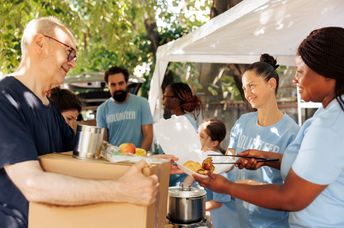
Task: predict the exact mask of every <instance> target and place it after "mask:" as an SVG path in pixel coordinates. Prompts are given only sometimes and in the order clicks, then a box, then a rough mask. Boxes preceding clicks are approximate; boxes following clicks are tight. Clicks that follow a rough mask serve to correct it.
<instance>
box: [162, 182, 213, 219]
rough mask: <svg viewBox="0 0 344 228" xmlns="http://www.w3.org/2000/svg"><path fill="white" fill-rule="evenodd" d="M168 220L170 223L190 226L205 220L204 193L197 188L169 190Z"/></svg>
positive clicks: (171, 188) (173, 188) (174, 188)
mask: <svg viewBox="0 0 344 228" xmlns="http://www.w3.org/2000/svg"><path fill="white" fill-rule="evenodd" d="M168 192H169V206H168V215H167V217H168V219H169V220H170V221H171V222H172V223H177V224H190V223H196V222H199V221H201V220H202V219H204V218H205V200H206V196H205V195H206V191H205V190H203V189H199V188H194V187H189V188H182V187H170V188H169V191H168Z"/></svg>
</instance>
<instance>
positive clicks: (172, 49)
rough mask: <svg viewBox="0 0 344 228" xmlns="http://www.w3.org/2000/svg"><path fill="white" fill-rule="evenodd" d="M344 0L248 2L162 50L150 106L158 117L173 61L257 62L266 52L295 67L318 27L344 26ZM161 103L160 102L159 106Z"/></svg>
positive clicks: (162, 47)
mask: <svg viewBox="0 0 344 228" xmlns="http://www.w3.org/2000/svg"><path fill="white" fill-rule="evenodd" d="M343 12H344V4H343V1H342V0H319V1H314V0H244V1H242V2H241V3H239V4H238V5H236V6H235V7H233V8H231V9H230V10H228V11H226V12H225V13H223V14H221V15H219V16H217V17H215V18H213V19H212V20H210V21H209V22H208V23H206V24H204V25H203V26H201V27H200V28H198V29H197V30H195V31H193V32H191V33H189V34H187V35H186V36H184V37H182V38H179V39H178V40H175V41H172V42H169V43H167V44H165V45H163V46H160V47H159V48H158V52H157V63H156V68H155V72H154V74H153V78H152V81H151V90H150V94H149V102H150V106H151V110H152V112H153V113H155V111H156V108H157V106H159V105H160V104H159V101H158V99H159V97H160V95H161V91H160V90H161V89H160V86H161V83H162V80H163V77H164V73H165V71H166V67H167V64H168V62H170V61H177V62H207V63H252V62H255V61H257V60H259V57H260V55H261V54H262V53H269V54H270V55H272V56H274V57H276V58H277V61H278V63H279V64H281V65H294V57H295V53H296V50H297V47H298V45H299V44H300V43H301V41H302V40H303V39H304V38H305V37H306V36H307V35H308V34H309V33H310V32H311V31H312V30H314V29H316V28H320V27H324V26H340V27H344V13H343ZM157 101H158V102H157Z"/></svg>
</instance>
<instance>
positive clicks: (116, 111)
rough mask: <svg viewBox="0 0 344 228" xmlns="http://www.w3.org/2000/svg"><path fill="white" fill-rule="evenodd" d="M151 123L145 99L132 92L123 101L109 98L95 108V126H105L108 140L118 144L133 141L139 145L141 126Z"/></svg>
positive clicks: (141, 135)
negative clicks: (118, 101)
mask: <svg viewBox="0 0 344 228" xmlns="http://www.w3.org/2000/svg"><path fill="white" fill-rule="evenodd" d="M147 124H153V117H152V114H151V112H150V109H149V104H148V102H147V100H146V99H145V98H143V97H139V96H136V95H133V94H129V97H128V99H127V100H126V101H125V102H123V103H116V102H115V101H114V99H113V98H109V99H108V100H106V101H105V102H104V103H103V104H101V105H100V106H99V107H98V108H97V126H98V127H103V128H107V129H108V131H109V142H110V143H111V144H113V145H116V146H119V145H120V144H122V143H134V144H135V146H136V147H141V142H142V139H143V133H142V126H143V125H147Z"/></svg>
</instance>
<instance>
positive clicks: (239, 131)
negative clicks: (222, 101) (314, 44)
mask: <svg viewBox="0 0 344 228" xmlns="http://www.w3.org/2000/svg"><path fill="white" fill-rule="evenodd" d="M277 67H278V65H277V62H276V60H275V59H274V58H273V57H272V56H270V55H268V54H263V55H262V56H261V59H260V61H259V62H255V63H253V64H251V65H250V66H249V67H248V68H247V69H246V71H245V72H244V74H243V77H242V82H243V89H244V93H245V98H246V100H247V101H248V102H249V103H250V105H251V106H252V108H255V109H257V111H256V112H250V113H246V114H243V115H242V116H241V117H240V118H239V119H238V120H237V121H236V123H235V124H234V127H233V128H232V130H231V134H230V141H229V146H228V147H229V148H232V149H234V150H235V152H236V153H239V152H242V151H244V150H246V149H261V150H267V151H274V152H276V153H283V152H284V151H285V149H286V148H287V146H288V145H289V144H290V143H291V142H292V141H293V140H294V139H295V137H296V134H297V132H298V130H299V126H298V125H297V124H296V122H295V121H294V120H293V119H292V118H290V117H289V116H288V115H287V114H285V113H283V112H282V111H281V110H280V109H279V108H278V106H277V98H276V94H277V90H278V85H279V76H278V74H277V72H276V70H275V69H276V68H277ZM226 177H227V178H228V179H229V180H232V181H237V182H244V183H253V184H282V183H283V180H282V177H281V174H280V172H279V170H276V169H274V168H270V167H263V168H261V169H259V170H240V171H239V170H237V169H234V170H232V171H230V172H229V173H227V174H226ZM214 199H217V200H218V201H220V202H223V203H224V206H225V207H228V209H230V208H234V212H231V214H233V213H236V214H237V216H238V218H239V224H240V227H289V225H288V213H287V212H286V211H277V210H270V209H266V208H262V207H258V206H256V205H253V204H250V203H247V202H245V201H242V200H240V199H234V198H232V197H230V196H228V195H222V194H218V193H214ZM223 219H226V218H223ZM226 221H227V220H226ZM233 224H234V222H232V223H229V222H228V224H224V226H223V227H233Z"/></svg>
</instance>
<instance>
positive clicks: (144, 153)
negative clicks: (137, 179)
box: [135, 148, 147, 157]
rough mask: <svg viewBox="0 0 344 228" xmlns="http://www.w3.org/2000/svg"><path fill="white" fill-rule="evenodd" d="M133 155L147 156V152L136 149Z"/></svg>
mask: <svg viewBox="0 0 344 228" xmlns="http://www.w3.org/2000/svg"><path fill="white" fill-rule="evenodd" d="M135 155H137V156H143V157H144V156H147V151H146V150H145V149H143V148H136V150H135Z"/></svg>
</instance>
